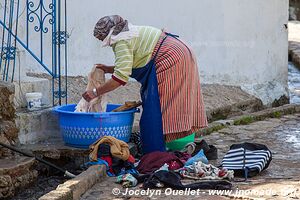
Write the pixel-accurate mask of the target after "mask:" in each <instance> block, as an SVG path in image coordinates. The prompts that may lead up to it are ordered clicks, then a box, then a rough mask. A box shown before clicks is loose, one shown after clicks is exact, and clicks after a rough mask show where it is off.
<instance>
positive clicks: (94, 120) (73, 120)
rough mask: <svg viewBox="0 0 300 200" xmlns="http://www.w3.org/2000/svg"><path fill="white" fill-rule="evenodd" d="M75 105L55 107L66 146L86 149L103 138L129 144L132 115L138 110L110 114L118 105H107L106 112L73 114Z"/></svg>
mask: <svg viewBox="0 0 300 200" xmlns="http://www.w3.org/2000/svg"><path fill="white" fill-rule="evenodd" d="M75 106H76V104H69V105H64V106H57V107H55V108H54V112H55V113H58V116H59V125H60V132H61V134H62V137H63V140H64V142H65V144H66V145H68V146H72V147H77V148H85V149H86V148H88V147H89V145H91V144H92V143H94V142H95V141H96V140H98V139H99V138H101V137H103V136H113V137H115V138H117V139H119V140H123V141H124V142H129V139H130V135H131V131H132V125H133V120H134V113H135V112H139V109H137V108H135V109H131V110H128V111H123V112H110V111H112V110H113V109H115V108H117V107H119V106H120V105H116V104H108V105H107V108H106V112H102V113H79V112H74V110H75Z"/></svg>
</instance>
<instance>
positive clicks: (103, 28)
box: [94, 15, 128, 41]
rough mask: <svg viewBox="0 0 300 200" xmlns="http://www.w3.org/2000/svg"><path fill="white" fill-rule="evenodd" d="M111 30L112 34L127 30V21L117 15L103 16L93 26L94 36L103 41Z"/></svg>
mask: <svg viewBox="0 0 300 200" xmlns="http://www.w3.org/2000/svg"><path fill="white" fill-rule="evenodd" d="M111 31H112V35H118V34H119V33H120V32H123V31H128V21H127V20H124V19H123V18H122V17H121V16H119V15H110V16H105V17H102V18H101V19H99V21H98V22H97V23H96V25H95V28H94V36H95V37H96V38H97V39H99V40H101V41H103V40H104V39H105V38H106V37H107V36H108V34H109V33H110V32H111Z"/></svg>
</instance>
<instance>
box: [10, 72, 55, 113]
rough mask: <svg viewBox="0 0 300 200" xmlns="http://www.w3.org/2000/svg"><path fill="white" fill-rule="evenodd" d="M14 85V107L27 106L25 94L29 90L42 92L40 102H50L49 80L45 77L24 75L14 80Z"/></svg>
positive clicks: (48, 103) (46, 103)
mask: <svg viewBox="0 0 300 200" xmlns="http://www.w3.org/2000/svg"><path fill="white" fill-rule="evenodd" d="M14 85H15V98H14V103H15V108H16V109H18V108H25V107H26V106H27V102H26V98H25V95H26V93H30V92H41V93H42V94H43V98H42V104H45V105H50V104H51V103H52V101H51V99H52V94H51V92H50V91H51V82H50V81H49V80H48V79H46V78H36V77H29V76H24V77H21V80H16V81H14Z"/></svg>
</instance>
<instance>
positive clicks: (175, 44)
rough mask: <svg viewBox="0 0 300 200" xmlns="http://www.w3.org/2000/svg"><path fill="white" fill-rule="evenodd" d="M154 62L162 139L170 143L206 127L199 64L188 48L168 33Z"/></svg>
mask: <svg viewBox="0 0 300 200" xmlns="http://www.w3.org/2000/svg"><path fill="white" fill-rule="evenodd" d="M162 39H163V37H161V38H160V40H159V41H158V43H157V45H156V47H155V49H154V51H153V55H155V53H156V51H157V49H158V47H159V45H160V43H161V41H162ZM155 64H156V75H157V81H158V91H159V95H160V105H161V112H162V122H163V131H164V136H165V141H166V142H171V141H173V140H176V139H179V138H182V137H185V136H188V135H190V134H192V133H193V132H195V131H197V130H199V129H200V128H203V127H206V126H207V118H206V114H205V108H204V103H203V98H202V94H201V87H200V79H199V73H198V66H197V61H196V58H195V56H194V54H193V53H192V51H191V49H190V48H189V47H188V46H187V45H185V44H184V43H183V42H182V41H179V40H177V39H175V38H173V37H170V36H169V37H167V39H166V40H165V41H164V43H163V45H162V46H161V48H160V50H159V52H158V54H157V57H156V60H155Z"/></svg>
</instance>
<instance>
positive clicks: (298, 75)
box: [288, 62, 300, 104]
mask: <svg viewBox="0 0 300 200" xmlns="http://www.w3.org/2000/svg"><path fill="white" fill-rule="evenodd" d="M288 85H289V93H290V103H294V104H300V70H299V69H297V68H296V66H295V65H294V64H293V63H292V62H290V63H289V66H288Z"/></svg>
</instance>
